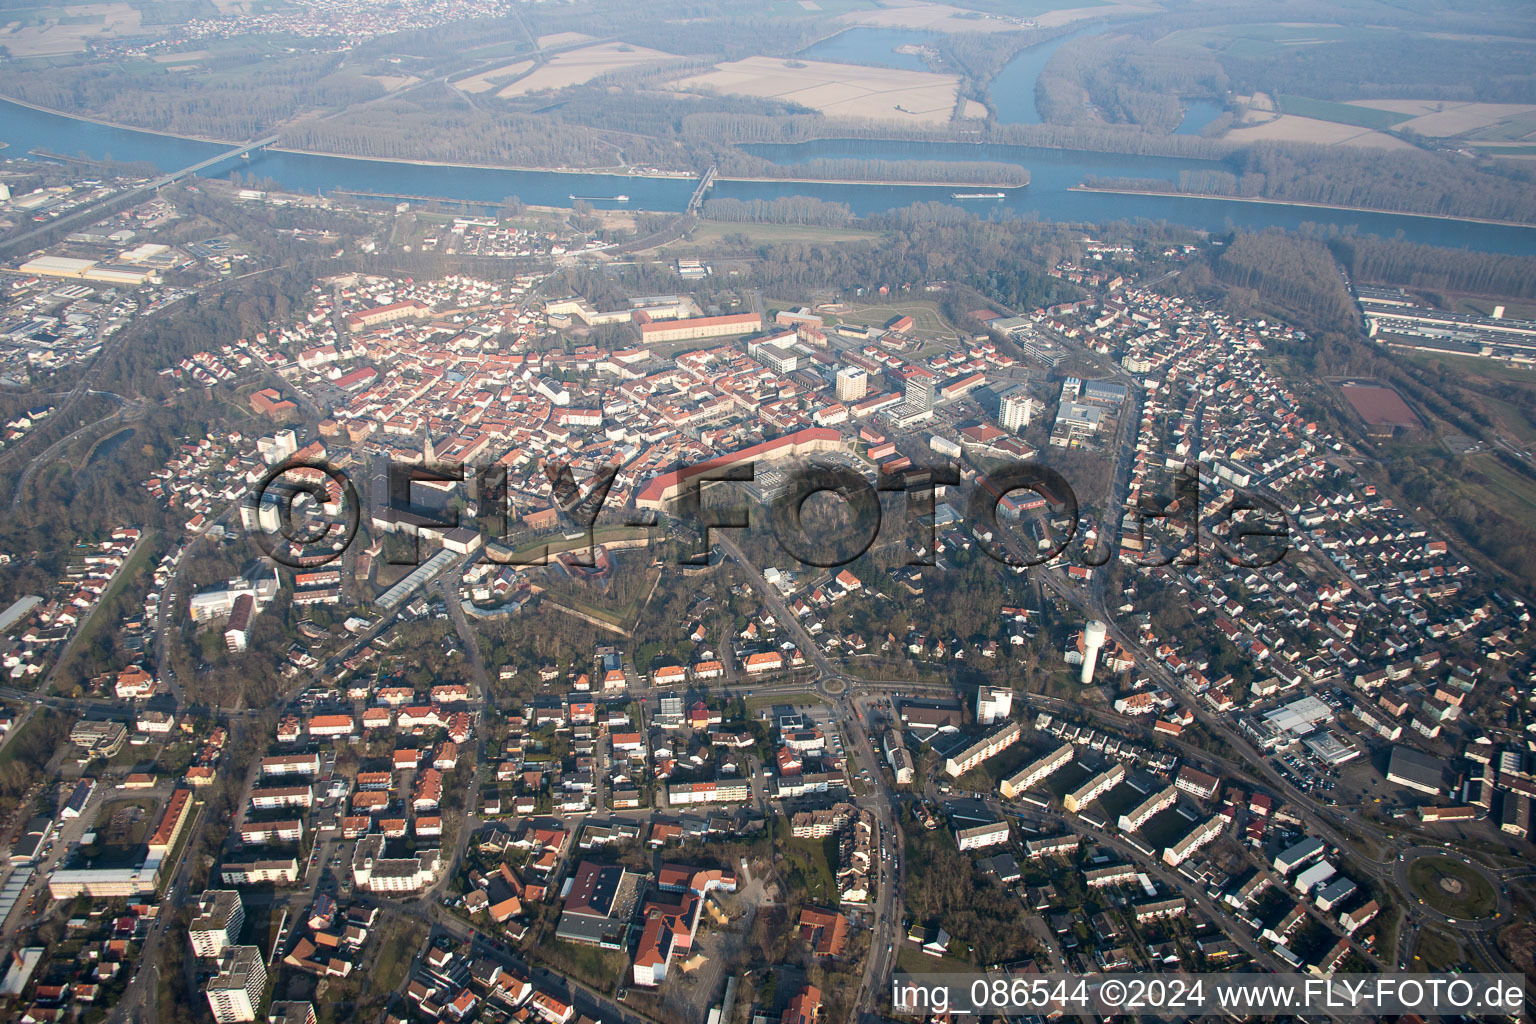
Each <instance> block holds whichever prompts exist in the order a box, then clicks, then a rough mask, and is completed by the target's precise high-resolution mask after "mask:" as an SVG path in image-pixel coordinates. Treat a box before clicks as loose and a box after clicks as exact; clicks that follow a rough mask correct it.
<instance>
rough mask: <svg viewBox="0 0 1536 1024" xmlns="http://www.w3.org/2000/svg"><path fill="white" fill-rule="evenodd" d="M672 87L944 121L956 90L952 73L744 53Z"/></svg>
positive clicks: (861, 114)
mask: <svg viewBox="0 0 1536 1024" xmlns="http://www.w3.org/2000/svg"><path fill="white" fill-rule="evenodd" d="M674 88H677V89H684V90H698V91H703V92H718V93H729V94H732V95H736V96H755V97H758V98H762V99H776V100H783V101H784V102H786V103H795V104H799V105H800V106H802V107H809V108H811V109H813V110H818V111H820V112H821V113H823V114H826V115H828V116H831V117H848V118H862V119H867V120H880V121H902V122H905V123H908V124H945V123H947V122H948V121H949V119H950V115H951V114H952V113H953V112H954V109H955V99H956V96H957V95H958V93H959V89H960V79H959V77H958V76H956V75H936V74H933V73H932V72H927V71H901V70H896V69H894V68H872V67H861V66H859V65H855V64H830V63H826V62H823V61H808V60H791V59H786V58H781V57H748V58H746V59H745V60H737V61H729V62H727V63H723V64H717V65H715V69H714V70H713V71H708V72H705V73H704V74H702V75H695V76H693V77H691V78H685V79H683V80H682V81H681V82H677V83H675V85H674Z"/></svg>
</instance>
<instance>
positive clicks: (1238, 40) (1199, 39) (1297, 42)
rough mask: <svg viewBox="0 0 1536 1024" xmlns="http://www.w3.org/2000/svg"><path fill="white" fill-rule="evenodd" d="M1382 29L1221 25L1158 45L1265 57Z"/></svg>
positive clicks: (1171, 36)
mask: <svg viewBox="0 0 1536 1024" xmlns="http://www.w3.org/2000/svg"><path fill="white" fill-rule="evenodd" d="M1376 31H1379V30H1371V29H1361V28H1350V27H1345V26H1342V25H1296V24H1276V23H1268V24H1257V25H1220V26H1216V27H1212V28H1190V29H1180V30H1179V31H1176V32H1170V33H1169V34H1168V35H1166V36H1164V37H1163V38H1162V39H1159V40H1158V42H1157V45H1158V46H1175V47H1176V46H1180V45H1191V44H1193V45H1196V46H1202V47H1205V48H1206V49H1208V50H1219V51H1221V52H1223V53H1226V54H1230V55H1231V56H1233V57H1266V56H1271V55H1273V54H1277V53H1283V52H1285V51H1286V50H1288V49H1290V48H1292V47H1296V46H1313V45H1316V44H1318V43H1335V42H1341V41H1343V40H1346V39H1358V38H1361V37H1363V36H1367V35H1371V34H1375V32H1376Z"/></svg>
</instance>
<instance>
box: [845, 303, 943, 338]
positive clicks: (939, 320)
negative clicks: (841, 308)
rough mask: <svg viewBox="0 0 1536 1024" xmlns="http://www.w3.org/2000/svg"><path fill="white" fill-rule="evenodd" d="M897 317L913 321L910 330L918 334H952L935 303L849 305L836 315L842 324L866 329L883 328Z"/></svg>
mask: <svg viewBox="0 0 1536 1024" xmlns="http://www.w3.org/2000/svg"><path fill="white" fill-rule="evenodd" d="M898 316H910V317H911V318H912V320H913V324H912V329H913V330H914V331H917V332H919V333H923V334H935V333H938V334H943V333H949V334H953V333H954V331H953V330H951V329H950V327H949V326H948V325H947V324H945V323H944V318H943V317H941V316H940V315H939V307H938V303H935V302H892V303H881V304H878V305H870V306H864V305H850V306H849V307H848V311H847V312H846V313H839V314H838V315H837V319H838V320H840V321H842V322H843V323H849V324H862V325H864V326H866V327H884V326H885V325H886V324H888V323H890V322H891V321H892V320H894V319H895V318H896V317H898Z"/></svg>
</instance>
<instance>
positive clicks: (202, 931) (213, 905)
mask: <svg viewBox="0 0 1536 1024" xmlns="http://www.w3.org/2000/svg"><path fill="white" fill-rule="evenodd" d="M244 925H245V904H244V903H242V902H241V901H240V894H239V893H238V892H236V891H235V890H233V889H208V890H206V891H204V893H203V895H202V896H201V897H199V898H198V901H197V917H196V918H195V919H194V920H193V922H192V924H191V925H190V926H188V929H187V936H188V938H190V939H191V940H192V951H193V952H194V953H196V954H197V955H198V956H221V955H222V954H223V953H224V950H226V949H228V948H229V947H230V946H233V945H234V944H235V943H236V942H237V941H238V940H239V938H240V929H241V928H242V927H244Z"/></svg>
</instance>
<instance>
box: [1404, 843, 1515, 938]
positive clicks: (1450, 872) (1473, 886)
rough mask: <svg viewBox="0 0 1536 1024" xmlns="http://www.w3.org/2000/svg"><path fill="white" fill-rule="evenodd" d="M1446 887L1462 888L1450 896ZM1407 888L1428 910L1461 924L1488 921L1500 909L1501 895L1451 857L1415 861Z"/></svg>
mask: <svg viewBox="0 0 1536 1024" xmlns="http://www.w3.org/2000/svg"><path fill="white" fill-rule="evenodd" d="M1446 884H1450V885H1453V886H1459V887H1460V888H1459V890H1458V891H1455V892H1451V891H1448V890H1447V889H1446V888H1445V885H1446ZM1408 886H1409V888H1410V889H1411V890H1412V891H1413V895H1414V896H1415V897H1417V898H1419V899H1421V900H1423V901H1424V903H1425V904H1426V905H1427V906H1430V907H1433V908H1434V909H1436V910H1438V911H1440V913H1442V914H1445V915H1446V916H1447V917H1453V918H1456V919H1458V920H1461V919H1464V918H1465V919H1468V920H1476V919H1477V918H1482V917H1488V916H1489V915H1491V914H1492V913H1493V912H1494V911H1495V910H1496V909H1498V905H1499V898H1498V894H1497V893H1495V892H1494V891H1493V887H1492V886H1491V885H1489V884H1488V880H1487V879H1486V878H1484V877H1483V876H1482V874H1480V873H1479V872H1478V871H1477V870H1475V869H1474V868H1471V867H1468V866H1467V865H1465V864H1462V863H1461V862H1460V861H1456V860H1452V859H1451V858H1449V857H1421V858H1419V859H1418V860H1416V861H1414V862H1413V863H1412V864H1411V865H1410V866H1409V868H1408ZM1420 941H1421V942H1422V941H1423V939H1422V938H1421V939H1420Z"/></svg>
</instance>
